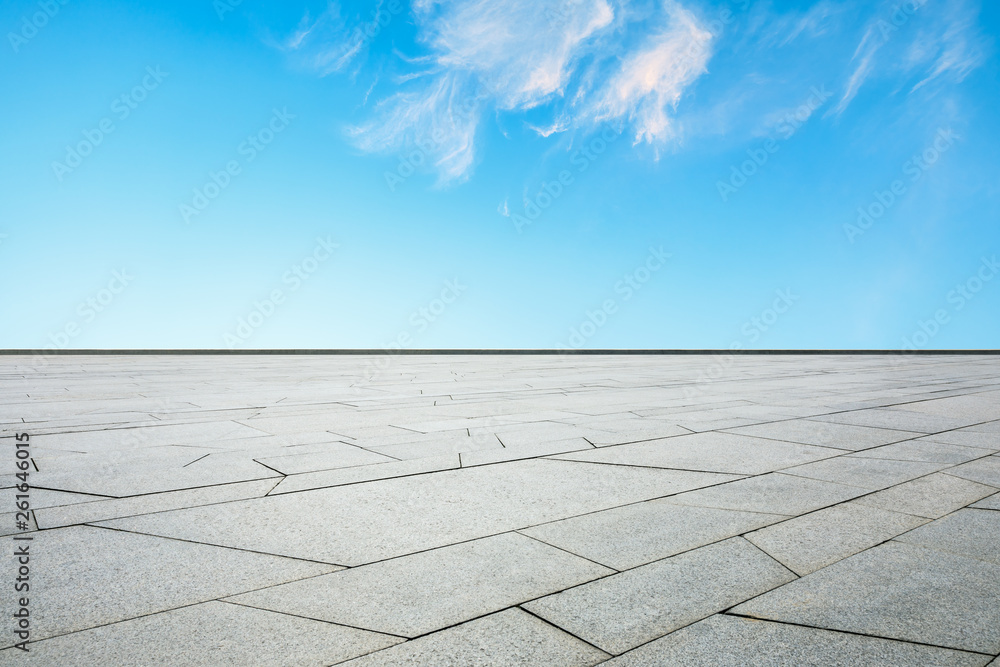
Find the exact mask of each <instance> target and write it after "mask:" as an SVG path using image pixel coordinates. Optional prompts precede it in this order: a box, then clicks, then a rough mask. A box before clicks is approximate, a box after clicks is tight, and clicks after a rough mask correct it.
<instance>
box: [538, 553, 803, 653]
mask: <svg viewBox="0 0 1000 667" xmlns="http://www.w3.org/2000/svg"><path fill="white" fill-rule="evenodd" d="M794 578H795V576H794V575H793V574H792V573H791V572H789V571H788V570H787V569H786V568H784V567H782V566H781V565H780V564H778V563H777V562H776V561H775V560H774V559H772V558H770V557H769V556H767V555H766V554H764V553H763V552H761V551H760V550H759V549H757V548H756V547H754V546H753V545H751V544H750V543H749V542H747V541H746V540H744V539H742V538H739V537H734V538H731V539H729V540H726V541H724V542H718V543H716V544H712V545H709V546H706V547H701V548H700V549H695V550H694V551H689V552H687V553H683V554H680V555H678V556H673V557H671V558H667V559H665V560H661V561H657V562H655V563H650V564H649V565H643V566H642V567H639V568H636V569H634V570H629V571H627V572H622V573H621V574H616V575H614V576H611V577H607V578H605V579H601V580H600V581H595V582H593V583H590V584H586V585H583V586H578V587H577V588H573V589H571V590H568V591H565V592H563V593H557V594H555V595H552V596H549V597H546V598H542V599H540V600H535V601H533V602H529V603H527V604H525V605H523V606H524V607H525V609H528V610H529V611H531V612H532V613H534V614H538V615H539V616H541V617H542V618H544V619H546V620H548V621H550V622H551V623H553V624H554V625H557V626H559V627H560V628H563V629H564V630H567V631H568V632H570V633H571V634H573V635H576V636H577V637H581V638H582V639H584V640H586V641H588V642H590V643H591V644H594V645H595V646H597V647H598V648H600V649H602V650H604V651H607V652H608V653H612V654H619V653H623V652H624V651H627V650H629V649H630V648H634V647H636V646H638V645H639V644H642V643H645V642H647V641H650V640H652V639H655V638H657V637H660V636H662V635H664V634H666V633H668V632H671V631H673V630H676V629H678V628H681V627H683V626H685V625H687V624H689V623H693V622H694V621H697V620H699V619H701V618H704V617H706V616H710V615H712V614H714V613H716V612H718V611H721V610H723V609H726V608H727V607H730V606H732V605H734V604H736V603H738V602H741V601H743V600H746V599H748V598H751V597H753V596H755V595H759V594H761V593H763V592H764V591H768V590H770V589H772V588H775V587H777V586H780V585H782V584H784V583H786V582H789V581H791V580H793V579H794Z"/></svg>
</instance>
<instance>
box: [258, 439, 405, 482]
mask: <svg viewBox="0 0 1000 667" xmlns="http://www.w3.org/2000/svg"><path fill="white" fill-rule="evenodd" d="M324 449H325V450H326V451H322V452H312V453H308V454H298V453H292V452H288V453H283V454H282V455H281V456H268V457H257V459H256V460H257V461H258V462H259V463H263V464H264V465H266V466H267V467H268V468H273V469H274V470H277V471H278V472H280V473H283V474H285V475H294V474H298V473H304V472H315V471H317V470H331V469H333V468H349V467H352V466H363V465H373V464H377V463H389V462H391V461H395V460H396V459H393V458H390V457H388V456H384V455H382V454H378V453H376V452H370V451H368V450H367V449H361V448H360V447H354V446H353V445H346V444H344V443H342V442H338V443H331V444H328V445H324Z"/></svg>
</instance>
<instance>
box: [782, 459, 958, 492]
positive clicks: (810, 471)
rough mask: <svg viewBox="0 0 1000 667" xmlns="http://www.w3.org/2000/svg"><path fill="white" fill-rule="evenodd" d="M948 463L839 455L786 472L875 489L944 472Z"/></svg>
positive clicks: (788, 469) (786, 470)
mask: <svg viewBox="0 0 1000 667" xmlns="http://www.w3.org/2000/svg"><path fill="white" fill-rule="evenodd" d="M945 467H947V464H944V463H926V462H923V461H897V460H893V459H875V458H863V457H859V456H854V455H851V456H838V457H836V458H832V459H826V460H824V461H817V462H815V463H808V464H806V465H801V466H796V467H794V468H787V469H785V470H784V471H783V472H785V473H787V474H789V475H796V476H798V477H809V478H811V479H819V480H823V481H826V482H837V483H838V484H846V485H848V486H858V487H861V488H864V489H869V490H875V489H884V488H886V487H889V486H895V485H896V484H901V483H903V482H906V481H909V480H911V479H914V478H915V477H923V476H924V475H929V474H931V473H932V472H937V471H938V470H943V469H944V468H945Z"/></svg>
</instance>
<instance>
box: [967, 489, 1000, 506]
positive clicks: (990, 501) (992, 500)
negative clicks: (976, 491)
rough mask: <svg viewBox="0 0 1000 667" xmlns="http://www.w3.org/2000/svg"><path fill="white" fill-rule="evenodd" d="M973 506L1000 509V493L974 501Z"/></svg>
mask: <svg viewBox="0 0 1000 667" xmlns="http://www.w3.org/2000/svg"><path fill="white" fill-rule="evenodd" d="M971 507H976V508H979V509H985V510H1000V493H994V494H993V495H992V496H990V497H988V498H984V499H983V500H980V501H979V502H978V503H974V504H973V505H971Z"/></svg>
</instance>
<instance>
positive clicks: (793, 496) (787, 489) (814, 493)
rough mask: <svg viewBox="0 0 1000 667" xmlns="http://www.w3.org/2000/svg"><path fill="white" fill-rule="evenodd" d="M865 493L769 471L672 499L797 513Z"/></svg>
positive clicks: (694, 503)
mask: <svg viewBox="0 0 1000 667" xmlns="http://www.w3.org/2000/svg"><path fill="white" fill-rule="evenodd" d="M865 493H867V491H866V490H865V489H862V488H858V487H856V486H848V485H846V484H836V483H834V482H824V481H822V480H818V479H810V478H808V477H796V476H794V475H785V474H782V473H770V474H767V475H760V476H759V477H751V478H749V479H741V480H738V481H734V482H730V483H728V484H720V485H718V486H712V487H709V488H705V489H700V490H697V491H691V492H688V493H681V494H679V495H677V496H674V497H673V501H674V502H677V503H680V504H682V505H698V506H701V507H717V508H719V509H730V510H741V511H745V512H761V513H764V514H784V515H789V516H798V515H799V514H805V513H806V512H812V511H813V510H818V509H820V508H822V507H826V506H828V505H835V504H837V503H842V502H844V501H847V500H851V499H852V498H856V497H858V496H861V495H864V494H865Z"/></svg>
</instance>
